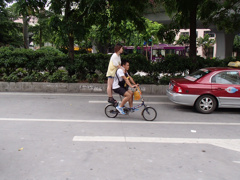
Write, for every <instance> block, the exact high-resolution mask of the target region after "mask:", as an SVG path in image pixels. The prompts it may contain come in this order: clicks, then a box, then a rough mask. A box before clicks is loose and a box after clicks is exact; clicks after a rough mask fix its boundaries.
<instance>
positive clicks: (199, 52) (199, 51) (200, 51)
mask: <svg viewBox="0 0 240 180" xmlns="http://www.w3.org/2000/svg"><path fill="white" fill-rule="evenodd" d="M204 31H211V29H197V38H199V37H204ZM184 32H186V33H187V32H188V33H189V34H190V30H189V29H180V32H179V33H178V34H177V36H176V38H175V40H176V41H177V40H178V39H179V37H180V35H181V33H184ZM214 38H216V35H215V37H214ZM197 55H198V56H201V57H204V55H203V49H202V47H198V48H197ZM213 57H216V43H215V44H214V48H213Z"/></svg>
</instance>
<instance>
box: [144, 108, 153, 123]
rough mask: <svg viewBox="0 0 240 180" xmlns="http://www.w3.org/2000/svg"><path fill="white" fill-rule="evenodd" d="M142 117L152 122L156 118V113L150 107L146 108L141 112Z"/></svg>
mask: <svg viewBox="0 0 240 180" xmlns="http://www.w3.org/2000/svg"><path fill="white" fill-rule="evenodd" d="M142 116H143V118H144V119H145V120H146V121H153V120H154V119H156V117H157V111H156V110H155V109H154V108H152V107H146V108H144V109H143V111H142Z"/></svg>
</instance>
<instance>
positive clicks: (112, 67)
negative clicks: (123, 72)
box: [106, 44, 123, 103]
mask: <svg viewBox="0 0 240 180" xmlns="http://www.w3.org/2000/svg"><path fill="white" fill-rule="evenodd" d="M114 52H115V53H113V55H112V56H111V58H110V61H109V64H108V70H107V75H106V76H107V78H108V83H107V94H108V102H109V103H116V102H117V101H116V100H115V99H114V98H113V97H112V85H113V79H114V77H115V74H116V71H117V69H118V68H121V57H120V54H121V53H123V47H122V45H120V44H117V45H116V46H115V47H114Z"/></svg>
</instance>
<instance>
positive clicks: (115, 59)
mask: <svg viewBox="0 0 240 180" xmlns="http://www.w3.org/2000/svg"><path fill="white" fill-rule="evenodd" d="M110 61H112V62H113V65H114V66H118V65H121V57H120V56H119V55H117V53H113V55H112V56H111V58H110Z"/></svg>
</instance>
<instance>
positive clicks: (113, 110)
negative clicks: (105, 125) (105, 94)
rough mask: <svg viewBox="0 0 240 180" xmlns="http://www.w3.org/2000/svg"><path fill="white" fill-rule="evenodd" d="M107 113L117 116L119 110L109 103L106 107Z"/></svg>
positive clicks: (112, 116)
mask: <svg viewBox="0 0 240 180" xmlns="http://www.w3.org/2000/svg"><path fill="white" fill-rule="evenodd" d="M105 114H106V116H107V117H109V118H115V117H116V116H117V115H118V110H117V109H116V107H115V106H114V105H112V104H109V105H107V106H106V107H105Z"/></svg>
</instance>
